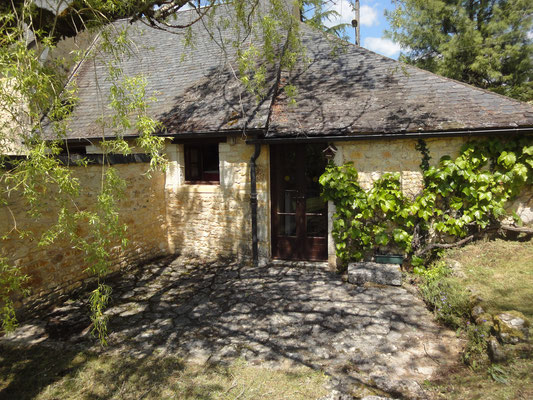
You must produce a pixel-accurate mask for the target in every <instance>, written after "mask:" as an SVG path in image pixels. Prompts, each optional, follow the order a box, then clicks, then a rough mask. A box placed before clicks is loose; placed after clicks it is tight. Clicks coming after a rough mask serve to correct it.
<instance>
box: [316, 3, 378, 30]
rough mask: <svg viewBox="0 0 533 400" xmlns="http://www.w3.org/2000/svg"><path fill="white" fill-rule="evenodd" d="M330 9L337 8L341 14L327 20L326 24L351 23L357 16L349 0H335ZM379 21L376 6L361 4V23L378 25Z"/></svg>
mask: <svg viewBox="0 0 533 400" xmlns="http://www.w3.org/2000/svg"><path fill="white" fill-rule="evenodd" d="M328 9H329V10H335V11H337V13H338V14H339V16H338V17H337V18H335V19H331V20H330V21H325V25H326V26H334V25H338V24H351V23H352V20H353V19H354V18H355V11H354V8H353V5H352V3H351V2H350V1H349V0H334V1H332V5H331V6H330V7H329V8H328ZM378 23H379V21H378V12H377V10H376V9H375V8H373V7H371V6H368V5H362V6H361V25H364V26H373V25H377V24H378Z"/></svg>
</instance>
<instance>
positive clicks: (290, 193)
mask: <svg viewBox="0 0 533 400" xmlns="http://www.w3.org/2000/svg"><path fill="white" fill-rule="evenodd" d="M296 195H297V192H296V190H285V191H284V192H283V202H282V204H280V212H282V213H295V212H296Z"/></svg>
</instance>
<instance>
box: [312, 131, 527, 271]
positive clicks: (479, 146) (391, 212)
mask: <svg viewBox="0 0 533 400" xmlns="http://www.w3.org/2000/svg"><path fill="white" fill-rule="evenodd" d="M417 149H418V150H419V151H420V152H421V154H422V163H421V170H422V174H423V178H424V188H423V190H422V191H421V193H420V194H419V195H418V196H416V197H415V198H408V197H406V196H405V195H404V194H403V192H402V187H401V179H400V174H399V173H396V174H393V173H386V174H384V175H383V176H382V177H381V178H380V179H378V180H377V181H375V182H374V184H373V187H372V188H371V189H370V190H368V191H365V190H364V189H363V188H362V187H361V185H360V184H359V183H358V174H357V170H356V169H355V168H354V166H353V165H352V164H351V163H347V164H344V165H342V166H335V165H333V164H329V165H328V166H327V168H326V171H325V172H324V174H323V175H322V176H321V177H320V184H321V185H322V188H323V193H322V196H323V198H324V199H325V200H329V201H332V202H333V203H334V204H335V206H336V213H335V215H334V221H333V238H334V240H335V246H336V252H337V256H338V257H339V259H340V260H341V261H342V262H343V263H347V262H349V261H359V260H362V259H365V258H368V257H370V256H371V255H372V254H373V253H375V252H380V251H384V252H385V251H387V252H390V251H401V252H403V253H405V254H406V255H407V258H408V260H409V261H411V263H412V264H413V265H414V266H415V267H416V266H420V265H422V264H423V263H424V262H425V261H426V259H427V258H429V257H431V256H432V255H434V253H435V251H438V250H439V249H442V248H447V247H451V246H454V245H455V244H462V243H466V242H468V241H470V240H473V239H474V238H475V237H476V236H479V235H481V234H483V233H486V232H488V231H496V230H501V229H507V230H514V231H517V232H524V233H526V234H533V230H529V229H527V228H519V227H518V226H517V225H520V222H521V221H520V220H519V218H518V216H517V215H516V214H514V215H509V214H508V212H507V211H506V209H505V205H506V203H508V202H509V200H512V199H513V198H514V197H515V196H517V195H518V194H519V193H520V192H521V190H522V189H524V187H525V186H526V185H531V184H532V183H533V139H532V138H528V137H523V138H520V139H514V140H498V139H491V140H483V141H473V142H469V143H467V144H465V145H464V146H463V147H462V148H461V150H460V154H459V156H458V157H457V158H455V159H452V158H451V157H450V156H445V157H442V158H441V159H440V161H439V163H438V165H436V166H430V165H429V159H430V156H429V151H428V149H427V146H426V144H425V143H423V142H419V143H418V145H417ZM509 218H511V219H513V221H514V222H513V223H512V224H508V223H507V224H506V223H505V220H506V219H509ZM451 242H454V243H451Z"/></svg>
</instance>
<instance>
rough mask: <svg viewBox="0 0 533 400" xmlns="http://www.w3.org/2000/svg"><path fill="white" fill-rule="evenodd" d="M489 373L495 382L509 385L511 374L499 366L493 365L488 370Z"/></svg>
mask: <svg viewBox="0 0 533 400" xmlns="http://www.w3.org/2000/svg"><path fill="white" fill-rule="evenodd" d="M487 373H488V374H489V376H490V377H491V379H492V380H493V381H494V382H499V383H503V384H505V385H507V384H508V383H509V382H508V379H509V374H508V373H507V371H505V370H504V369H503V368H502V367H500V366H499V365H495V364H492V365H491V366H489V367H488V368H487Z"/></svg>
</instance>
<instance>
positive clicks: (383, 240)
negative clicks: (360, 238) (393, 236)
mask: <svg viewBox="0 0 533 400" xmlns="http://www.w3.org/2000/svg"><path fill="white" fill-rule="evenodd" d="M376 243H377V244H379V245H380V246H386V245H387V244H389V236H388V235H387V234H386V233H380V234H378V235H376Z"/></svg>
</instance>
